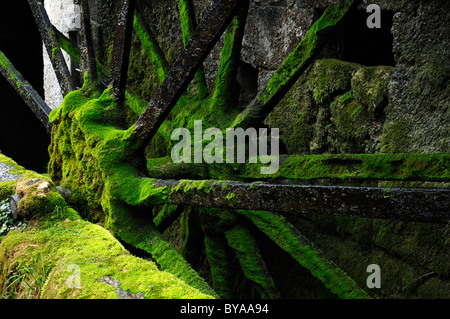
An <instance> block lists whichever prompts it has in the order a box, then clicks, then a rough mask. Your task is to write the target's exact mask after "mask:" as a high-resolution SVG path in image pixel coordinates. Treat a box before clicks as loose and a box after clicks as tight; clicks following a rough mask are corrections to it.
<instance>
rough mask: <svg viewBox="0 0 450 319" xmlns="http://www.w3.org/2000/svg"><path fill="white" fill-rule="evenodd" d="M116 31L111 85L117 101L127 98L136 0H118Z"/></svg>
mask: <svg viewBox="0 0 450 319" xmlns="http://www.w3.org/2000/svg"><path fill="white" fill-rule="evenodd" d="M117 2H118V10H119V11H118V13H117V23H116V32H115V35H114V47H113V54H112V62H111V63H112V66H111V85H112V88H113V92H114V95H115V97H116V99H117V103H118V104H119V105H121V104H122V103H123V102H124V100H125V89H126V83H127V74H128V64H129V59H130V49H131V37H132V34H133V19H134V8H135V1H134V0H118V1H117Z"/></svg>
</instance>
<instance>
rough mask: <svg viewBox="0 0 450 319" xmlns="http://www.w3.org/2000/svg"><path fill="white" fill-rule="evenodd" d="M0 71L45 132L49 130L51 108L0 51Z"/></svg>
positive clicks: (50, 126) (50, 125)
mask: <svg viewBox="0 0 450 319" xmlns="http://www.w3.org/2000/svg"><path fill="white" fill-rule="evenodd" d="M0 73H1V74H2V75H3V76H4V77H5V78H6V80H7V81H8V82H9V83H10V84H11V86H12V87H13V88H14V89H15V90H16V92H17V93H18V94H19V95H20V97H21V98H22V100H23V101H24V102H25V103H26V104H27V105H28V107H29V108H30V109H31V111H33V113H34V114H35V115H36V116H37V118H38V119H39V121H40V122H41V123H42V125H44V126H45V128H46V129H47V132H51V128H52V124H51V123H50V122H49V120H48V115H49V114H50V112H51V111H52V110H51V108H50V107H49V106H48V105H47V103H45V101H44V100H43V99H42V98H41V96H40V95H39V93H37V92H36V90H35V89H33V87H32V86H31V84H30V83H28V81H26V80H25V79H24V77H23V76H22V74H20V72H19V71H17V69H16V68H15V67H14V66H13V65H12V63H11V61H9V60H8V58H7V57H6V56H5V55H4V54H3V52H1V51H0Z"/></svg>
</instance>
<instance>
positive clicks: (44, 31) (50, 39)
mask: <svg viewBox="0 0 450 319" xmlns="http://www.w3.org/2000/svg"><path fill="white" fill-rule="evenodd" d="M28 4H29V5H30V8H31V11H32V12H33V16H34V19H35V21H36V24H37V26H38V29H39V32H40V34H41V37H42V41H43V42H44V45H45V48H46V51H47V54H48V57H49V59H50V61H51V64H52V67H53V70H54V71H55V75H56V78H57V79H58V83H59V86H60V87H61V93H62V94H63V96H65V95H66V94H67V93H69V92H70V91H73V90H75V85H74V83H73V79H72V77H71V75H70V72H69V68H68V67H67V63H66V60H65V59H64V56H63V55H62V52H61V50H60V47H59V44H58V39H57V37H56V34H55V31H54V28H53V25H52V24H51V23H50V19H49V17H48V15H47V11H46V10H45V8H44V5H43V4H42V2H41V1H39V0H28Z"/></svg>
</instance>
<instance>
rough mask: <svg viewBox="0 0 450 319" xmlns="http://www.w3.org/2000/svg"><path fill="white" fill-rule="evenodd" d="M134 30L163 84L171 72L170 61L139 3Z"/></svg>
mask: <svg viewBox="0 0 450 319" xmlns="http://www.w3.org/2000/svg"><path fill="white" fill-rule="evenodd" d="M134 30H135V31H136V34H137V35H138V37H139V39H140V40H141V44H142V48H143V49H144V50H145V52H146V53H147V55H148V56H149V58H150V60H151V63H152V66H153V68H154V69H155V70H156V74H157V75H158V80H159V83H160V84H161V83H162V82H163V81H164V79H165V77H166V75H167V72H169V63H168V62H167V59H166V57H165V56H164V53H163V52H162V50H161V47H160V45H159V43H158V40H157V39H156V36H155V34H154V33H153V31H152V29H151V28H150V26H149V25H148V24H147V23H146V22H145V20H144V18H143V17H142V14H141V12H140V9H139V7H138V4H137V3H136V10H135V14H134Z"/></svg>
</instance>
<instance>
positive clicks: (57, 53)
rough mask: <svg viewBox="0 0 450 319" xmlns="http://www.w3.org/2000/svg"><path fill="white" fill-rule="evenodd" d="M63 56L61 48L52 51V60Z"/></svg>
mask: <svg viewBox="0 0 450 319" xmlns="http://www.w3.org/2000/svg"><path fill="white" fill-rule="evenodd" d="M59 54H61V49H60V48H59V47H56V48H53V50H52V59H56V57H57V56H58V55H59Z"/></svg>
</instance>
